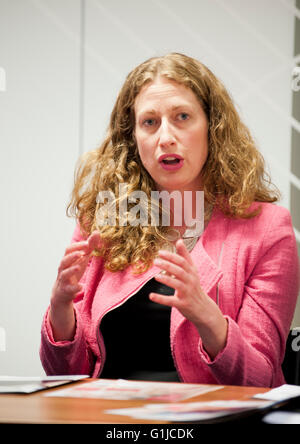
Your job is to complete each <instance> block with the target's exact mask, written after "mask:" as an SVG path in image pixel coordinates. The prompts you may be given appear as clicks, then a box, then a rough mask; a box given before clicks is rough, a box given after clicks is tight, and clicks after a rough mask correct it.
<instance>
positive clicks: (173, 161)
mask: <svg viewBox="0 0 300 444" xmlns="http://www.w3.org/2000/svg"><path fill="white" fill-rule="evenodd" d="M162 162H163V163H164V164H166V165H175V164H176V163H179V162H180V159H175V158H173V159H164V160H163V161H162Z"/></svg>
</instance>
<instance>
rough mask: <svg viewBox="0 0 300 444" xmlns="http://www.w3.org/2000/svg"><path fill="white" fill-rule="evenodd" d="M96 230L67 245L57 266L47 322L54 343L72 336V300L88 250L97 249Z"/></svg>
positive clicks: (73, 318) (88, 253)
mask: <svg viewBox="0 0 300 444" xmlns="http://www.w3.org/2000/svg"><path fill="white" fill-rule="evenodd" d="M99 242H100V238H99V233H98V232H97V231H95V232H93V233H92V234H91V235H90V236H89V237H88V239H87V240H86V241H82V242H77V243H74V244H71V245H70V246H69V247H68V248H67V249H66V251H65V255H64V257H63V259H62V261H61V263H60V265H59V268H58V273H57V278H56V281H55V283H54V286H53V289H52V296H51V303H50V313H49V320H50V323H51V326H52V332H53V338H54V340H55V341H70V340H72V338H73V337H74V333H75V327H76V320H75V314H74V308H73V300H74V299H75V297H76V295H77V294H78V292H80V291H81V290H82V286H81V284H79V281H80V279H81V277H82V276H83V274H84V272H85V270H86V267H87V264H88V262H89V259H90V255H91V253H92V251H93V250H94V249H95V248H97V246H99Z"/></svg>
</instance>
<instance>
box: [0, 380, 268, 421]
mask: <svg viewBox="0 0 300 444" xmlns="http://www.w3.org/2000/svg"><path fill="white" fill-rule="evenodd" d="M86 381H92V379H89V380H85V381H80V382H76V383H73V384H83V383H84V382H86ZM171 384H172V383H171ZM68 386H71V384H69V385H68ZM65 387H67V386H65ZM61 388H62V387H58V388H55V389H50V390H51V391H53V390H61ZM50 390H46V391H41V392H37V393H33V394H29V395H27V394H26V395H25V394H20V395H6V394H0V423H2V424H3V423H13V424H22V423H31V424H78V423H80V424H168V422H166V421H165V422H163V421H153V420H151V421H147V420H139V419H134V418H131V417H126V416H117V415H109V414H106V413H104V411H105V410H107V409H113V408H125V407H140V406H142V405H144V404H145V403H146V401H144V400H142V401H141V400H139V401H136V400H134V401H120V400H118V401H117V400H107V399H78V398H59V397H57V398H55V397H46V396H44V395H45V393H46V392H47V393H48V392H49V391H50ZM268 390H270V389H269V388H261V387H260V388H255V387H237V386H225V387H224V388H221V389H219V390H216V391H212V392H209V393H205V394H203V395H200V396H197V397H194V398H189V399H187V400H185V401H182V402H191V401H193V402H194V401H214V400H230V399H233V400H248V399H250V398H251V397H252V396H253V395H254V394H256V393H264V392H266V391H268Z"/></svg>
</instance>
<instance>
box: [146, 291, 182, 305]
mask: <svg viewBox="0 0 300 444" xmlns="http://www.w3.org/2000/svg"><path fill="white" fill-rule="evenodd" d="M149 299H150V300H151V301H152V302H156V303H157V304H161V305H166V306H167V307H176V299H175V298H174V297H171V296H162V295H161V294H158V293H150V294H149Z"/></svg>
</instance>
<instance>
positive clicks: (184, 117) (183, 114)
mask: <svg viewBox="0 0 300 444" xmlns="http://www.w3.org/2000/svg"><path fill="white" fill-rule="evenodd" d="M188 118H189V115H188V114H187V113H180V114H179V119H180V120H187V119H188Z"/></svg>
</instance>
